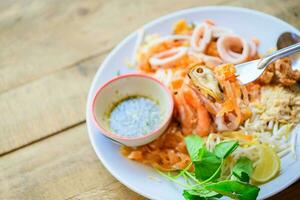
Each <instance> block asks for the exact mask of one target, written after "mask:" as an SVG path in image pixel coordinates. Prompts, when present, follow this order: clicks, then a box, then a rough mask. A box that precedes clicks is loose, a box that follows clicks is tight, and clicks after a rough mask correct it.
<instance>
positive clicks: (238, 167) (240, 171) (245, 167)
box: [232, 157, 253, 183]
mask: <svg viewBox="0 0 300 200" xmlns="http://www.w3.org/2000/svg"><path fill="white" fill-rule="evenodd" d="M252 172H253V166H252V161H251V160H250V159H249V158H247V157H241V158H240V159H239V160H238V161H237V162H236V164H235V165H234V167H233V169H232V174H233V175H234V176H235V177H237V178H238V179H239V180H240V181H243V182H247V183H248V182H249V179H250V177H251V175H252Z"/></svg>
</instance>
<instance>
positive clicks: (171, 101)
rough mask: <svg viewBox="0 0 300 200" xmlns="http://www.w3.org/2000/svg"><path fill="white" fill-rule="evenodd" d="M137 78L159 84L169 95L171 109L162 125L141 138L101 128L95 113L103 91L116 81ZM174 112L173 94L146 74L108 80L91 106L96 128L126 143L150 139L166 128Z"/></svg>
mask: <svg viewBox="0 0 300 200" xmlns="http://www.w3.org/2000/svg"><path fill="white" fill-rule="evenodd" d="M136 77H139V78H144V79H148V80H150V81H151V82H152V83H155V84H158V85H159V86H160V88H161V89H162V90H163V91H164V93H166V94H167V96H168V99H169V102H170V104H168V107H169V109H168V113H167V116H166V117H165V119H164V120H163V121H162V122H161V123H160V125H159V127H158V128H156V129H154V130H152V131H150V132H148V133H146V134H144V135H141V136H137V137H125V136H121V135H118V134H116V133H114V132H113V131H110V130H108V129H106V128H104V127H103V126H101V125H100V124H99V123H98V121H97V118H96V112H95V106H96V100H97V98H98V96H99V94H100V93H101V92H102V91H103V89H105V88H106V87H107V86H109V85H110V84H112V83H113V82H116V81H119V80H122V79H126V78H136ZM173 111H174V99H173V95H172V92H171V91H170V90H169V89H168V88H167V86H165V85H164V84H163V83H162V82H160V81H159V80H158V79H156V78H154V77H151V76H149V75H145V74H140V73H127V74H123V75H119V76H116V77H114V78H112V79H110V80H108V81H107V82H106V83H104V84H103V85H102V86H100V87H99V88H98V89H97V90H96V93H95V95H94V97H93V98H92V106H91V112H92V121H93V123H94V124H95V125H96V127H97V128H98V129H99V130H100V132H101V133H102V134H104V135H105V136H107V137H109V138H112V139H119V140H125V141H136V140H141V139H145V138H147V137H150V136H151V135H154V134H156V133H158V132H159V131H160V130H161V129H162V128H163V127H165V126H166V125H167V124H168V123H169V122H170V119H171V117H172V115H173Z"/></svg>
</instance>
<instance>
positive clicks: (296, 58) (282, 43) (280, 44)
mask: <svg viewBox="0 0 300 200" xmlns="http://www.w3.org/2000/svg"><path fill="white" fill-rule="evenodd" d="M298 42H300V37H299V36H298V35H297V34H295V33H291V32H284V33H282V34H281V35H280V36H279V38H278V40H277V49H283V48H285V47H288V46H290V45H293V44H296V43H298ZM290 58H291V61H292V69H293V70H296V69H297V70H300V53H295V54H292V55H291V56H290Z"/></svg>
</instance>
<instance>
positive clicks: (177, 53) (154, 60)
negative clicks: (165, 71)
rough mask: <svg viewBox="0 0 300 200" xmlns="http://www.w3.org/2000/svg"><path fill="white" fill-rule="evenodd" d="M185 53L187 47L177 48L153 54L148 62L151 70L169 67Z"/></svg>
mask: <svg viewBox="0 0 300 200" xmlns="http://www.w3.org/2000/svg"><path fill="white" fill-rule="evenodd" d="M186 53H187V47H177V48H173V49H170V50H166V51H163V52H161V53H158V54H155V55H154V56H152V57H151V58H150V60H149V62H150V64H151V66H152V67H153V68H158V67H163V68H164V67H171V66H172V65H173V64H174V63H176V62H177V61H178V60H179V59H181V58H183V56H185V55H186Z"/></svg>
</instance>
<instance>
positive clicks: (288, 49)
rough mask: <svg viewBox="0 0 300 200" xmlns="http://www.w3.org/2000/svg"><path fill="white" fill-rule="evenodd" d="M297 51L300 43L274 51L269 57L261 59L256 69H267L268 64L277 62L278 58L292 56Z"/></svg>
mask: <svg viewBox="0 0 300 200" xmlns="http://www.w3.org/2000/svg"><path fill="white" fill-rule="evenodd" d="M298 51H300V42H298V43H296V44H293V45H291V46H288V47H286V48H283V49H280V50H278V51H275V52H274V53H272V54H271V55H269V56H267V57H264V58H262V59H261V60H260V62H259V63H258V66H257V68H258V69H263V68H265V67H267V66H268V65H269V64H271V63H272V62H274V61H275V60H277V59H279V58H283V57H286V56H289V55H291V54H294V53H296V52H298Z"/></svg>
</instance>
